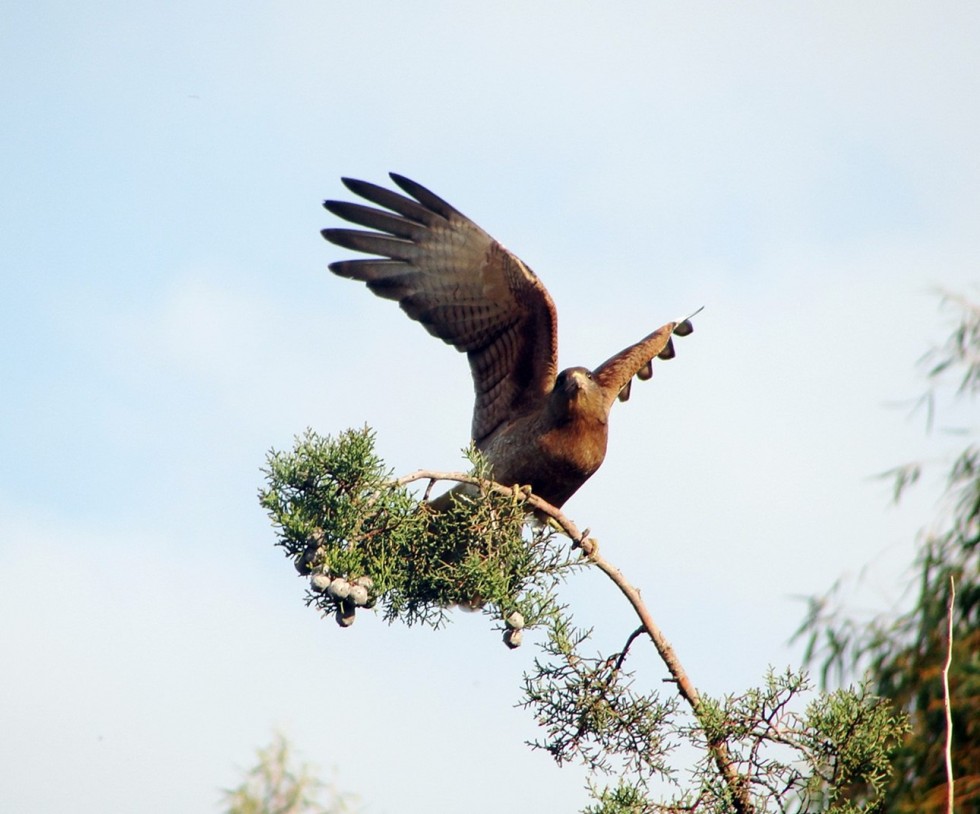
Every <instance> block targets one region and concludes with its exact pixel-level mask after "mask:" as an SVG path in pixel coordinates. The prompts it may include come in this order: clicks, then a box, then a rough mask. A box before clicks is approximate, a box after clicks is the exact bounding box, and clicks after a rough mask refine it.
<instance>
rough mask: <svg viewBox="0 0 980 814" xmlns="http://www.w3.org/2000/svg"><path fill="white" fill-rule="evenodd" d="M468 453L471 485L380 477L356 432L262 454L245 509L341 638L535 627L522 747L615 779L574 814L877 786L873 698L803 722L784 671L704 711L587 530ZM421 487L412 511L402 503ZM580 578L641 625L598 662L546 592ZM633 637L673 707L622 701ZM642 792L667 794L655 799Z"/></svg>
mask: <svg viewBox="0 0 980 814" xmlns="http://www.w3.org/2000/svg"><path fill="white" fill-rule="evenodd" d="M468 455H469V458H470V461H471V463H472V464H473V467H474V470H473V473H472V474H465V473H458V472H437V471H431V470H419V471H417V472H413V473H411V474H409V475H405V476H403V477H394V476H393V475H392V473H391V472H390V471H388V470H387V469H386V468H385V466H384V464H383V462H382V461H381V460H380V458H378V457H377V456H376V455H375V453H374V436H373V433H372V432H371V431H370V430H368V429H366V428H365V429H362V430H348V431H346V432H345V433H343V434H341V435H340V436H339V437H338V438H337V439H331V438H322V437H320V436H318V435H316V434H315V433H313V432H312V431H307V432H306V433H305V434H304V435H303V436H301V437H299V438H297V439H296V445H295V447H294V449H293V451H292V452H289V453H283V452H272V453H270V455H269V458H268V469H267V470H266V474H267V478H268V488H267V489H265V490H263V491H262V492H261V493H260V500H261V502H262V505H263V506H264V507H265V508H266V509H267V510H268V511H269V513H270V516H271V517H272V520H273V523H274V525H275V526H276V528H277V531H278V537H279V540H278V544H279V545H280V546H282V547H283V548H284V549H285V550H286V553H287V555H288V556H289V557H290V558H291V559H292V560H293V561H294V563H295V564H296V567H297V570H299V571H300V573H301V574H304V575H306V576H308V577H309V579H310V589H309V591H308V593H307V602H308V604H310V605H314V606H316V607H317V608H318V609H320V610H321V612H323V613H324V614H325V615H326V614H333V615H334V616H335V617H336V619H337V621H338V622H339V623H340V624H341V625H342V626H344V627H347V626H349V625H350V624H352V623H353V622H354V619H355V615H356V611H357V609H358V608H362V607H363V608H371V607H377V609H378V611H379V612H380V613H381V615H382V616H383V618H384V619H385V620H386V621H388V622H389V623H391V622H395V621H401V622H404V623H405V624H409V625H411V624H416V623H420V622H421V623H424V624H429V625H431V626H433V627H440V626H441V625H442V624H444V623H445V622H446V621H448V619H449V612H450V610H451V608H452V607H453V606H456V605H465V606H469V607H472V608H482V609H483V611H484V613H486V614H487V615H489V616H491V617H492V618H494V619H495V620H496V621H497V623H498V626H499V627H502V628H503V629H504V640H505V642H506V643H507V644H508V645H509V646H511V647H516V646H518V645H519V644H520V642H521V638H522V635H523V631H524V630H525V629H534V628H543V629H544V631H545V633H546V640H545V641H544V642H543V643H542V644H541V645H540V646H541V649H542V651H543V657H542V658H538V659H536V660H535V664H534V671H533V672H532V673H531V674H528V675H525V677H524V700H523V701H522V704H523V706H525V707H526V708H529V709H531V710H532V711H533V714H534V717H535V719H536V721H537V722H538V723H539V725H540V726H541V727H542V728H543V730H544V732H545V736H544V737H543V738H542V739H541V740H540V741H535V742H534V743H532V744H531V746H532V748H536V749H542V750H545V751H547V752H548V753H549V754H551V755H552V757H553V758H554V759H555V760H556V761H557V762H558V763H559V764H563V763H565V762H567V761H569V760H572V759H576V760H579V761H581V762H583V763H584V764H585V765H586V766H587V767H588V768H589V769H590V771H591V772H593V774H594V775H610V774H616V775H617V776H618V777H619V784H618V785H617V786H616V787H615V788H612V789H610V788H598V787H593V789H592V792H593V797H594V799H595V801H596V803H597V807H596V806H593V807H590V808H589V809H587V812H588V813H589V814H613V813H614V812H620V811H622V812H626V811H628V812H633V813H634V814H636V813H637V812H653V811H664V812H667V811H670V812H675V811H692V812H693V811H703V812H711V813H712V814H722V813H723V812H724V813H725V814H729V812H730V813H731V814H762V812H767V811H779V812H785V811H789V810H791V809H792V810H796V811H810V810H813V808H812V807H813V806H814V805H816V804H818V803H819V804H820V805H821V807H822V808H823V809H824V810H828V811H834V812H849V811H856V810H858V809H856V808H849V807H848V805H847V804H845V803H843V802H842V800H843V799H844V798H843V797H842V795H843V794H844V791H845V789H846V787H847V785H848V784H851V783H854V782H857V781H860V782H861V783H862V784H864V785H865V786H867V787H869V788H872V789H876V788H878V787H879V786H880V784H881V782H882V771H883V769H882V767H883V766H887V754H888V751H889V749H890V748H891V746H892V745H894V743H895V742H896V741H897V739H898V738H899V737H900V735H901V733H902V731H903V729H902V727H903V724H902V722H901V720H899V719H897V718H896V717H895V716H894V715H892V714H891V712H890V710H889V709H888V707H887V705H885V704H884V703H883V702H882V701H881V699H879V698H876V697H874V696H872V695H870V694H868V693H867V692H866V691H864V690H863V689H858V690H848V691H843V690H842V691H838V693H835V694H832V695H829V696H823V697H821V698H819V699H817V700H816V701H813V702H811V703H810V705H809V706H808V707H807V708H806V709H805V710H800V709H797V707H799V705H800V703H801V699H802V697H803V695H804V694H805V693H807V692H808V691H809V690H810V686H809V684H808V682H807V680H806V679H805V677H803V676H800V675H795V674H793V673H791V672H788V673H786V674H785V675H784V676H780V677H778V678H776V677H774V676H773V675H770V676H768V677H767V678H766V684H765V685H764V686H763V687H762V688H758V689H751V690H749V691H746V692H745V693H742V694H741V695H737V696H731V697H728V698H725V699H722V700H715V699H711V698H707V697H705V696H704V695H703V694H701V693H699V692H698V690H697V688H696V687H695V685H694V683H693V682H692V681H691V679H690V677H689V676H688V674H687V673H686V671H685V670H684V668H683V666H682V664H681V662H680V659H679V657H678V656H677V653H676V652H675V650H674V648H673V647H672V646H671V645H670V643H669V642H668V641H667V638H666V637H665V636H664V634H663V632H662V631H661V630H660V628H659V627H658V626H657V624H656V622H655V621H654V619H653V616H652V614H651V612H650V609H649V608H648V606H647V605H646V603H645V602H644V600H643V598H642V596H641V595H640V592H639V591H638V590H637V589H636V587H635V586H633V585H632V584H631V583H630V582H629V581H628V580H627V579H626V578H625V576H624V575H623V574H622V573H621V572H620V570H619V569H618V568H616V567H615V566H614V565H613V564H612V563H610V562H609V561H608V560H606V559H605V557H603V556H602V554H601V553H600V550H599V545H598V542H597V541H596V540H595V539H594V538H592V537H590V536H589V532H588V530H586V531H581V530H580V529H579V528H578V527H577V525H576V524H575V523H574V522H573V521H572V520H571V519H570V518H568V517H567V516H566V515H565V514H563V513H562V512H561V511H560V510H559V509H557V508H555V507H554V506H551V505H550V504H548V503H546V502H545V501H543V500H542V499H541V498H539V497H538V496H537V495H534V494H533V493H532V492H530V490H529V489H527V488H526V487H522V486H507V485H504V484H499V483H495V482H493V481H492V480H490V479H489V471H488V467H487V464H486V462H485V461H484V460H482V459H481V457H480V456H479V455H478V454H477V453H476V452H474V451H472V450H471V451H470V452H469V453H468ZM440 482H448V483H452V484H463V485H465V486H466V487H467V488H466V490H465V491H460V490H458V489H456V490H453V491H452V492H451V493H450V494H451V498H450V499H449V500H443V499H440V510H439V511H436V510H434V509H433V508H432V506H431V505H430V503H429V501H428V497H429V494H430V492H431V491H432V488H433V486H434V484H436V483H440ZM422 483H424V484H425V488H424V493H423V499H421V500H419V499H418V498H417V497H416V496H415V495H414V494H413V493H412V492H410V491H409V487H411V486H418V485H419V484H422ZM528 515H532V516H533V517H534V518H535V519H536V522H532V523H527V522H526V519H527V517H528ZM565 538H567V539H568V540H570V541H571V542H570V544H565V543H563V542H562V540H564V539H565ZM583 567H594V568H597V569H599V570H600V571H601V572H602V573H603V574H605V575H606V576H607V577H608V578H609V579H610V580H611V581H612V583H613V584H614V585H615V586H616V587H617V588H618V589H619V591H620V592H621V593H622V594H623V595H624V596H625V597H626V599H627V601H628V602H629V603H630V605H631V607H632V608H633V610H634V612H635V614H636V616H637V619H638V621H639V626H638V627H637V628H636V629H635V630H633V631H632V632H631V633H630V634H629V635H628V637H627V638H626V641H625V644H624V645H623V647H622V649H621V650H620V651H618V652H616V653H613V654H611V655H606V656H603V655H598V656H589V655H585V654H583V652H582V650H583V648H584V646H585V645H586V643H587V642H588V640H589V638H590V635H591V631H582V630H579V629H577V628H576V627H575V626H574V624H573V621H572V618H571V615H570V613H569V610H568V608H567V607H565V606H563V605H561V604H560V603H559V601H558V598H557V592H558V587H559V585H560V584H561V582H562V581H564V580H565V579H566V578H567V577H568V576H569V575H570V574H571V573H572V572H574V571H575V570H576V569H581V568H583ZM643 638H649V640H650V641H651V642H652V643H653V645H654V647H655V648H656V650H657V652H658V654H659V655H660V657H661V659H662V661H663V662H664V664H665V665H666V667H667V670H668V672H669V674H670V678H669V682H670V683H671V684H672V685H673V686H674V687H675V689H676V696H675V697H668V698H661V697H660V694H659V693H658V692H656V691H647V692H642V691H640V690H638V689H636V687H635V681H636V677H635V676H634V675H633V673H631V672H630V671H628V670H627V669H626V662H627V658H628V654H629V653H630V651H631V648H633V647H635V645H636V643H637V642H638V641H640V640H642V639H643ZM682 743H687V744H692V745H694V746H695V747H697V748H698V749H699V751H700V752H701V754H702V755H703V758H702V759H701V760H700V761H698V762H697V764H696V765H695V766H694V767H693V769H692V770H691V781H690V782H689V783H688V784H687V786H686V787H682V784H681V783H680V781H679V780H678V773H677V770H676V768H675V767H674V766H673V764H672V762H671V758H672V757H673V754H674V752H675V750H676V749H677V747H678V746H679V745H680V744H682ZM654 779H659V780H660V781H663V782H665V783H666V784H667V785H668V786H669V787H673V788H674V789H675V793H674V794H673V795H672V796H670V797H669V799H667V800H666V801H663V802H654V801H652V800H651V799H650V793H651V786H650V784H651V781H653V780H654ZM867 810H871V809H870V808H868V809H867Z"/></svg>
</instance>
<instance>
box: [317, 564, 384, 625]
mask: <svg viewBox="0 0 980 814" xmlns="http://www.w3.org/2000/svg"><path fill="white" fill-rule="evenodd" d="M310 590H311V591H313V592H314V593H317V594H325V595H326V596H328V597H329V598H330V599H333V600H334V601H335V602H336V603H337V624H338V625H340V626H341V627H350V626H351V625H352V624H354V614H355V613H356V611H357V609H358V608H373V607H374V604H375V602H376V601H377V597H376V596H375V594H374V580H373V579H371V577H368V576H362V577H357V579H353V580H348V579H346V578H345V577H341V576H335V575H333V574H331V573H330V572H329V571H328V570H326V569H321V570H319V571H317V572H316V573H315V574H313V576H311V577H310Z"/></svg>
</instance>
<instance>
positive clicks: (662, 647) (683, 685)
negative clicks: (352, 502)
mask: <svg viewBox="0 0 980 814" xmlns="http://www.w3.org/2000/svg"><path fill="white" fill-rule="evenodd" d="M420 480H428V481H430V482H433V481H437V480H445V481H455V482H457V483H468V484H471V485H474V486H479V487H481V488H483V489H489V490H491V491H494V492H497V493H498V494H502V495H513V496H519V497H522V498H523V499H524V500H525V501H526V503H527V505H528V506H530V507H532V508H533V509H535V510H536V511H537V512H540V513H542V514H544V515H546V516H548V517H549V518H550V519H551V520H553V521H554V522H555V524H556V525H557V526H558V527H559V528H560V529H561V530H562V531H563V532H564V533H565V534H566V535H567V536H568V537H569V538H570V539H571V540H572V544H573V547H579V548H581V549H582V554H583V556H584V557H585V558H586V559H588V560H589V561H590V562H592V563H593V564H594V565H595V566H596V567H597V568H599V570H600V571H602V572H603V573H604V574H605V575H606V576H608V577H609V579H611V580H612V581H613V583H614V584H615V585H616V587H617V588H619V590H620V591H621V592H622V593H623V595H624V596H625V597H626V599H627V600H628V601H629V603H630V605H632V606H633V610H634V611H635V612H636V615H637V617H638V618H639V620H640V623H641V624H642V626H643V630H644V631H646V633H647V635H649V636H650V639H651V640H652V641H653V645H654V647H655V648H656V649H657V652H658V653H659V654H660V658H661V659H662V660H663V662H664V664H665V665H666V666H667V669H668V670H669V671H670V674H671V677H672V680H673V681H674V683H675V684H676V685H677V689H678V692H679V693H680V695H681V697H682V698H683V699H684V700H685V701H687V703H688V704H689V705H690V707H691V709H692V711H693V712H694V716H695V718H696V719H697V720H698V721H699V722H702V710H701V697H700V695H699V694H698V691H697V689H696V688H695V686H694V684H693V683H692V682H691V680H690V678H689V677H688V675H687V672H686V671H685V670H684V668H683V666H682V665H681V662H680V659H679V658H678V657H677V654H676V652H674V648H673V647H672V646H671V644H670V642H668V641H667V637H666V636H664V634H663V631H661V630H660V628H659V627H658V625H657V623H656V622H654V620H653V617H652V616H651V615H650V611H649V609H648V608H647V606H646V604H645V603H644V602H643V599H642V597H641V596H640V592H639V591H638V590H637V589H636V588H634V587H633V586H632V585H631V584H630V583H629V582H627V580H626V578H625V577H624V576H623V574H622V572H621V571H620V570H619V569H618V568H616V567H615V566H614V565H612V564H611V563H610V562H609V561H608V560H606V559H605V558H604V557H602V555H601V554H600V553H599V544H598V543H597V542H596V540H595V539H593V538H591V537H588V530H586V531H585V532H582V531H579V529H578V527H577V526H576V525H575V523H573V522H572V521H571V520H570V519H569V518H568V517H566V516H565V515H564V514H563V513H562V511H561V510H560V509H557V508H555V507H554V506H552V505H551V504H550V503H548V502H546V501H544V500H542V499H541V498H539V497H538V496H537V495H535V494H533V493H532V492H531V491H530V489H528V488H527V487H521V486H513V487H511V486H504V485H503V484H499V483H496V482H494V481H488V480H484V479H482V478H477V477H474V476H473V475H467V474H464V473H462V472H435V471H432V470H427V469H420V470H417V471H416V472H412V473H411V474H409V475H405V476H403V477H401V478H398V479H397V480H396V481H394V482H393V483H394V485H398V486H405V485H407V484H409V483H413V482H416V481H420ZM631 641H632V637H631ZM702 729H703V730H704V731H705V737H706V739H707V742H708V749H709V751H710V753H711V756H712V758H713V759H714V762H715V765H716V766H717V767H718V771H719V772H720V773H721V776H722V778H723V779H724V781H725V785H726V786H727V787H728V790H729V791H730V792H731V795H732V801H733V803H734V806H735V810H736V812H738V814H753V812H754V810H755V809H754V807H753V805H752V800H751V798H750V797H749V791H748V787H747V784H746V783H745V780H744V778H742V777H741V776H740V775H739V774H738V772H737V771H736V770H735V766H734V764H733V762H732V758H731V755H730V753H729V751H728V744H727V743H726V741H725V739H724V738H718V737H716V736H715V735H713V734H711V733H709V732H708V731H707V729H706V728H705V727H704V725H703V723H702Z"/></svg>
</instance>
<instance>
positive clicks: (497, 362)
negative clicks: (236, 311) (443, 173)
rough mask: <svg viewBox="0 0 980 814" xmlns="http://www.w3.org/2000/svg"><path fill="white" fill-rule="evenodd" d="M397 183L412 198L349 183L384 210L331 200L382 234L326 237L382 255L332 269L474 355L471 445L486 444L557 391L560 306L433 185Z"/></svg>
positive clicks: (340, 212)
mask: <svg viewBox="0 0 980 814" xmlns="http://www.w3.org/2000/svg"><path fill="white" fill-rule="evenodd" d="M390 175H391V179H392V180H393V181H394V182H395V183H396V184H397V185H398V186H399V187H401V189H402V190H404V191H405V192H407V193H408V194H409V195H411V196H412V197H411V198H407V197H405V196H404V195H400V194H399V193H397V192H393V191H392V190H389V189H385V188H384V187H380V186H377V185H375V184H370V183H367V182H366V181H357V180H355V179H353V178H344V179H342V180H343V182H344V185H345V186H346V187H347V188H348V189H349V190H351V192H354V193H355V194H357V195H360V196H361V197H362V198H364V199H366V200H368V201H370V202H372V203H374V204H378V205H379V206H382V207H384V208H385V209H384V210H382V209H374V208H372V207H368V206H364V205H362V204H356V203H349V202H344V201H325V202H324V204H323V205H324V207H326V208H327V209H328V210H329V211H330V212H332V213H333V214H335V215H337V216H339V217H341V218H343V219H344V220H348V221H350V222H351V223H355V224H359V225H361V226H367V227H368V228H369V229H374V230H376V231H372V232H365V231H360V230H356V229H324V230H323V231H322V234H323V236H324V237H325V238H326V239H327V240H329V241H330V242H331V243H335V244H336V245H338V246H343V247H344V248H347V249H353V250H354V251H359V252H364V253H366V254H373V255H378V257H377V258H371V259H362V260H341V261H339V262H336V263H331V264H330V270H331V271H332V272H334V273H335V274H339V275H340V276H341V277H347V278H350V279H352V280H360V281H361V282H364V283H366V284H367V286H368V288H370V289H371V290H372V291H373V292H374V293H375V294H377V295H378V296H380V297H385V298H386V299H389V300H396V301H397V302H398V303H399V304H400V305H401V307H402V309H403V310H404V311H405V313H407V314H408V315H409V316H410V317H411V318H412V319H414V320H417V321H418V322H421V323H422V325H424V326H425V328H426V329H427V330H428V331H429V333H431V334H433V335H434V336H438V337H439V338H440V339H442V340H444V341H445V342H448V343H449V344H450V345H453V346H454V347H455V348H457V349H458V350H460V351H464V352H465V353H466V355H467V357H468V358H469V362H470V370H471V371H472V373H473V386H474V389H475V391H476V404H475V406H474V408H473V440H474V441H475V442H476V444H477V446H480V445H481V442H482V441H484V440H485V439H486V438H487V437H488V436H489V435H490V434H491V433H492V432H493V431H494V430H495V429H497V427H499V426H500V425H501V424H502V423H504V422H505V421H507V420H508V418H509V417H512V416H513V415H515V414H517V413H521V412H525V411H526V410H529V409H534V408H535V407H537V406H538V405H539V404H540V402H541V400H542V399H543V398H545V397H546V396H547V394H548V393H549V392H550V390H551V388H552V386H553V383H554V380H555V374H556V365H557V343H558V340H557V320H558V317H557V314H556V312H555V306H554V303H553V302H552V301H551V297H550V296H549V295H548V292H547V291H546V290H545V287H544V286H543V285H542V284H541V281H540V280H539V279H538V278H537V276H536V275H535V274H534V272H532V271H531V270H530V269H529V268H528V267H527V266H525V265H524V263H522V262H521V261H520V260H519V259H518V258H517V257H516V256H515V255H513V254H511V252H509V251H507V249H505V248H504V247H503V246H501V245H500V244H499V243H498V242H497V241H495V240H494V239H493V238H492V237H490V235H488V234H487V233H486V232H484V231H483V230H482V229H481V228H480V227H479V226H477V225H476V224H475V223H473V221H471V220H470V219H469V218H467V217H466V216H465V215H463V214H462V213H460V212H459V211H457V210H456V209H455V208H453V207H452V206H450V205H449V204H448V203H446V202H445V201H444V200H442V199H441V198H439V197H438V196H436V195H434V194H433V193H431V192H429V190H427V189H426V188H425V187H423V186H421V185H419V184H417V183H415V182H414V181H410V180H409V179H408V178H405V177H403V176H401V175H396V174H395V173H391V174H390ZM385 210H389V211H385Z"/></svg>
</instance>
